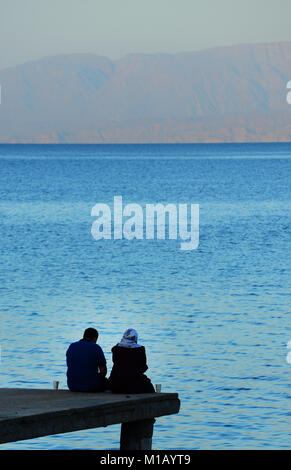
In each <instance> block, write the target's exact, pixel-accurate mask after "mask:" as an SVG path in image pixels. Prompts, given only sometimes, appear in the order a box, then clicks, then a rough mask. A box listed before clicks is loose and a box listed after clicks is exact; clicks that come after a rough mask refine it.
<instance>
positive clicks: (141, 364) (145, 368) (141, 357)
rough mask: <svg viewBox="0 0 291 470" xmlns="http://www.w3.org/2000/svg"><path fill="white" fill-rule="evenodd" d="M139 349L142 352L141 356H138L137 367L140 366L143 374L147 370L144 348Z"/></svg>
mask: <svg viewBox="0 0 291 470" xmlns="http://www.w3.org/2000/svg"><path fill="white" fill-rule="evenodd" d="M141 349H142V351H141V354H140V361H139V366H140V371H141V372H145V371H146V370H148V366H147V357H146V352H145V348H144V347H143V346H142V348H141Z"/></svg>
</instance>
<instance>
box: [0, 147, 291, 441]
mask: <svg viewBox="0 0 291 470" xmlns="http://www.w3.org/2000/svg"><path fill="white" fill-rule="evenodd" d="M0 178H1V185H0V194H1V197H0V217H1V224H0V240H1V265H0V266H1V267H0V289H1V298H0V299H1V300H0V303H1V312H2V313H1V315H2V316H1V336H2V338H1V349H2V362H1V387H26V388H51V387H52V381H53V380H55V379H56V380H59V381H60V386H61V388H66V375H65V374H66V365H65V352H66V349H67V347H68V345H69V344H70V343H71V342H72V341H76V340H78V339H80V338H81V336H82V333H83V330H84V329H85V328H86V327H88V326H94V327H96V328H97V329H98V330H99V333H100V336H99V344H100V345H101V346H102V348H103V350H104V352H105V355H106V357H107V360H108V367H109V370H110V369H111V347H112V346H113V345H114V344H116V342H117V341H119V339H120V337H121V335H122V333H123V331H124V330H125V329H126V328H128V327H133V328H135V329H136V330H137V331H138V332H139V336H140V343H141V344H144V345H145V347H146V350H147V357H148V365H149V371H148V376H149V377H151V379H152V381H153V382H154V383H161V384H162V389H163V391H168V392H178V393H179V395H180V398H181V411H180V413H179V414H178V415H173V416H168V417H163V418H159V419H158V420H157V423H156V425H155V432H154V439H153V448H154V449H253V448H257V449H270V448H288V447H290V438H291V433H290V429H291V426H290V421H291V409H290V403H291V400H290V399H291V388H290V383H291V364H288V363H287V361H286V355H287V352H288V350H287V348H286V344H287V342H288V340H290V339H291V330H290V253H291V242H290V228H291V215H290V206H291V204H290V202H291V189H290V180H291V144H244V145H243V144H242V145H241V144H237V145H225V144H212V145H211V144H210V145H195V144H194V145H192V144H191V145H183V144H181V145H55V146H54V145H47V146H46V145H44V146H42V145H23V146H22V145H11V146H6V145H1V146H0ZM116 195H122V196H123V201H124V204H127V203H138V204H140V205H141V206H145V204H146V203H158V202H160V203H163V204H166V203H174V204H179V203H188V204H190V203H195V204H199V205H200V243H199V248H198V249H197V250H193V251H181V250H180V242H179V241H178V240H168V239H166V240H156V239H154V240H133V241H129V240H102V242H100V241H96V240H94V239H93V238H92V235H91V226H92V222H93V220H94V218H92V217H91V209H92V207H93V206H94V205H95V204H96V203H98V202H100V203H106V204H109V205H112V202H113V197H114V196H116ZM118 447H119V425H118V426H117V425H116V426H112V427H108V428H104V429H97V430H88V431H82V432H76V433H70V434H62V435H57V436H50V437H45V438H40V439H36V440H30V441H23V442H18V443H14V444H9V445H2V446H0V449H98V448H100V449H116V448H118Z"/></svg>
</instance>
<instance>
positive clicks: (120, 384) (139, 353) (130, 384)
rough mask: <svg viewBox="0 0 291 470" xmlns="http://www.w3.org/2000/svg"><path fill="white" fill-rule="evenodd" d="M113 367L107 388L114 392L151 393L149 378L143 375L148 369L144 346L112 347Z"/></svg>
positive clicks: (152, 389) (152, 388)
mask: <svg viewBox="0 0 291 470" xmlns="http://www.w3.org/2000/svg"><path fill="white" fill-rule="evenodd" d="M112 360H113V367H112V371H111V374H110V377H109V388H110V389H111V390H112V392H114V393H153V392H154V391H155V389H154V387H153V385H152V383H151V381H150V379H149V378H148V377H147V376H146V375H144V372H145V371H146V370H147V369H148V366H147V363H146V353H145V348H144V346H140V347H138V348H124V347H121V346H117V345H116V346H114V347H113V348H112Z"/></svg>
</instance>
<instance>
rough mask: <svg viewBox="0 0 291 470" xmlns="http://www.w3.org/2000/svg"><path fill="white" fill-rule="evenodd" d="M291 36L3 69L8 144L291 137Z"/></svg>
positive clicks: (0, 131)
mask: <svg viewBox="0 0 291 470" xmlns="http://www.w3.org/2000/svg"><path fill="white" fill-rule="evenodd" d="M289 80H291V42H277V43H263V44H241V45H235V46H227V47H216V48H211V49H206V50H202V51H196V52H184V53H178V54H130V55H127V56H125V57H123V58H121V59H118V60H115V61H113V60H110V59H108V58H106V57H102V56H98V55H94V54H72V55H57V56H51V57H45V58H43V59H40V60H36V61H31V62H26V63H25V64H22V65H18V66H16V67H10V68H6V69H3V70H1V71H0V84H1V105H0V143H152V142H153V143H158V142H160V143H175V142H270V141H281V142H284V141H285V142H286V141H291V106H290V105H288V104H287V101H286V95H287V92H288V90H287V88H286V86H287V82H288V81H289Z"/></svg>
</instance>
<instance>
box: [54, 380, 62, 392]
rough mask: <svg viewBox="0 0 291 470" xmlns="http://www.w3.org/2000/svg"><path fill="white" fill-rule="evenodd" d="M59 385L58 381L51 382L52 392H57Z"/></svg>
mask: <svg viewBox="0 0 291 470" xmlns="http://www.w3.org/2000/svg"><path fill="white" fill-rule="evenodd" d="M59 383H60V382H59V381H58V380H54V381H53V388H54V390H57V389H58V388H59Z"/></svg>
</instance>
